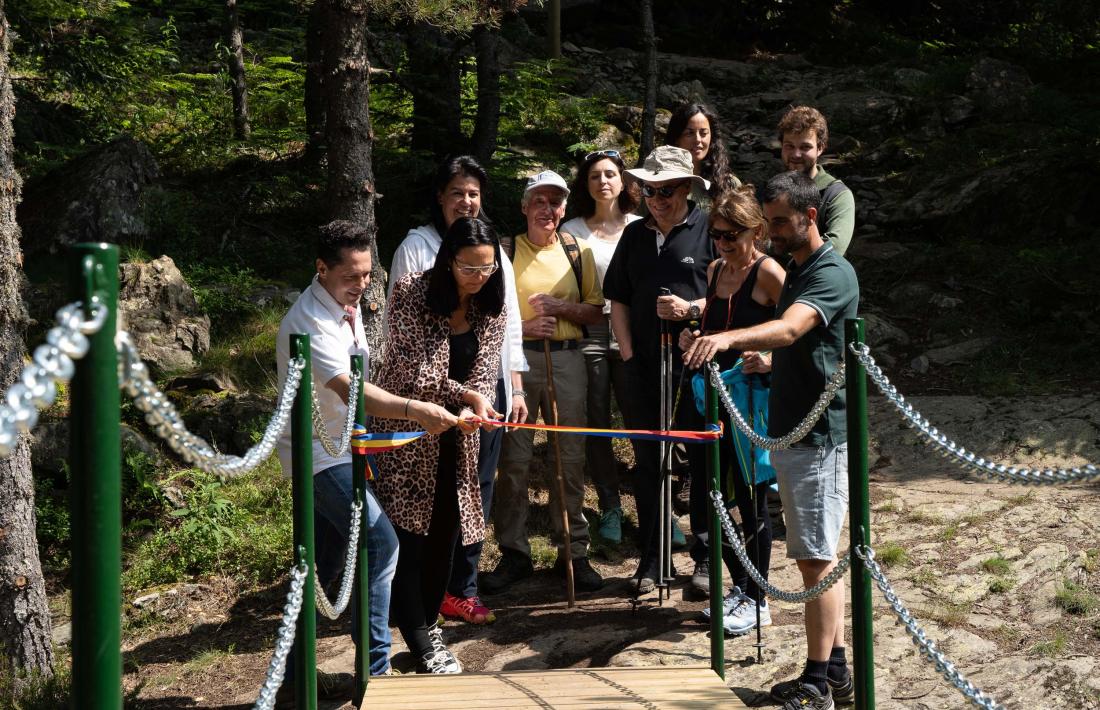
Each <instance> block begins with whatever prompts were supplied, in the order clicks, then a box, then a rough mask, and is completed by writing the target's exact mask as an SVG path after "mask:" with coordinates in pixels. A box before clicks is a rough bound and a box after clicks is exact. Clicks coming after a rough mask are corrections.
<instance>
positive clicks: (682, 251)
mask: <svg viewBox="0 0 1100 710" xmlns="http://www.w3.org/2000/svg"><path fill="white" fill-rule="evenodd" d="M650 222H651V218H649V219H639V220H635V221H634V222H631V223H630V224H628V225H627V227H626V229H625V230H623V236H622V238H621V239H620V240H619V246H618V247H617V248H616V249H615V255H614V256H613V257H612V258H611V264H610V265H609V266H608V267H607V275H606V276H605V277H604V282H603V292H604V296H605V297H606V298H609V299H611V300H614V301H618V302H619V303H622V304H625V305H627V306H629V307H630V335H631V340H632V341H633V346H634V355H635V357H639V356H640V357H641V358H642V361H643V362H651V363H654V364H656V363H658V362H659V360H660V355H659V352H658V351H659V349H660V327H659V325H658V323H657V297H658V296H659V295H660V290H661V288H662V287H663V288H667V289H669V290H670V291H672V293H673V294H674V295H676V296H679V297H680V298H683V299H685V300H688V301H695V300H697V299H700V298H702V297H703V296H705V295H706V293H707V266H708V265H709V264H710V262H712V261H714V259H715V258H716V257H717V256H718V252H717V250H716V249H715V248H714V244H713V243H712V242H711V239H710V237H709V236H708V235H707V227H708V224H707V215H706V213H704V212H703V211H702V210H700V209H699V208H698V207H696V206H695V203H694V202H690V201H689V202H688V214H687V217H685V218H684V221H683V222H681V223H680V224H678V225H676V226H675V227H673V228H672V230H671V231H670V232H669V234H668V235H666V239H665V241H664V244H662V245H661V248H660V250H659V251H658V249H657V228H656V226H655V225H653V224H650ZM670 326H671V327H672V332H673V334H674V337H673V343H676V342H677V340H678V339H679V336H680V331H681V330H682V329H683V328H684V327H686V326H687V321H683V322H681V323H670ZM673 347H674V349H675V351H676V352H677V353H679V346H678V345H674V346H673Z"/></svg>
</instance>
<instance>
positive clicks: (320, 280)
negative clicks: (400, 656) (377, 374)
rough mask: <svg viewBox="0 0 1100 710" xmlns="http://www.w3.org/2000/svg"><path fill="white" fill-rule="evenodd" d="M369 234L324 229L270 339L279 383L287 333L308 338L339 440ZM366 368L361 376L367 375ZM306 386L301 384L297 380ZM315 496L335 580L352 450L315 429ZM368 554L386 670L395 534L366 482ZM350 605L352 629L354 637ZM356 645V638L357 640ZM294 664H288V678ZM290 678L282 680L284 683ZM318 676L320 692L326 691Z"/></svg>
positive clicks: (380, 398)
mask: <svg viewBox="0 0 1100 710" xmlns="http://www.w3.org/2000/svg"><path fill="white" fill-rule="evenodd" d="M370 247H371V236H370V235H369V233H368V232H367V231H366V230H365V229H364V228H362V227H360V226H359V225H357V224H355V223H354V222H348V221H335V222H330V223H329V224H326V225H325V226H323V227H321V229H320V230H319V234H318V240H317V275H316V276H314V278H313V282H312V283H311V284H310V285H309V288H307V289H306V290H305V291H303V292H302V295H301V296H299V297H298V300H297V301H295V303H294V305H293V306H291V308H290V311H289V312H288V313H287V314H286V316H285V317H284V318H283V321H282V323H281V324H280V326H279V335H278V339H277V340H276V344H275V353H276V361H277V364H278V369H279V384H280V387H281V386H282V383H283V381H284V380H285V379H286V372H287V361H288V360H289V359H290V335H291V334H294V333H303V334H307V335H309V336H310V351H311V364H312V370H313V382H314V387H315V388H316V390H317V402H318V405H319V408H320V412H321V415H322V417H323V419H324V421H325V425H326V426H327V427H328V433H329V436H330V438H332V440H334V441H336V440H339V438H340V436H341V434H342V433H343V427H344V423H345V421H346V419H347V411H348V398H349V394H350V391H351V356H352V355H362V356H363V362H364V364H365V363H367V362H369V361H370V360H369V358H368V357H367V340H366V333H365V332H364V330H363V321H362V318H361V317H360V313H359V299H360V298H361V297H362V295H363V292H364V291H366V288H367V285H368V284H369V282H370V271H371V253H370ZM365 375H366V373H364V380H365V379H366V376H365ZM302 386H303V387H305V386H307V384H306V383H303V384H302ZM363 388H364V402H365V404H366V409H367V413H368V414H369V415H374V416H379V417H387V418H392V419H409V420H412V421H414V422H415V423H416V426H415V427H414V428H419V429H425V430H427V431H428V432H429V433H432V434H438V433H440V432H443V431H445V430H447V429H450V428H451V427H452V426H454V425H455V424H456V423H457V419H456V417H455V416H454V415H453V414H451V413H450V412H448V411H447V410H446V409H444V408H442V407H440V406H438V405H435V404H432V403H429V402H420V401H417V400H406V399H404V398H401V397H395V396H393V395H391V394H389V393H388V392H386V391H384V390H382V389H379V388H378V387H375V386H374V385H372V384H370V383H369V382H364V385H363ZM279 459H280V461H281V462H282V465H283V473H284V474H285V475H287V476H289V475H290V472H291V451H290V429H289V427H288V428H287V429H286V430H285V431H284V432H283V436H282V438H281V439H280V440H279ZM313 471H314V476H313V494H314V520H315V540H316V542H317V571H318V577H319V583H322V584H323V583H325V582H329V581H332V580H333V579H335V578H336V577H337V576H338V575H339V574H340V572H341V570H342V569H343V560H344V555H345V551H346V548H347V541H348V540H347V538H348V532H349V523H350V519H351V505H352V501H353V500H354V492H353V489H352V477H351V476H352V472H351V452H350V451H348V452H345V453H344V454H342V455H340V456H330V455H329V454H328V452H326V451H325V449H324V447H323V446H322V445H321V440H320V439H319V438H318V437H317V434H316V432H314V435H313ZM364 512H365V514H366V516H367V522H368V528H367V554H368V555H369V560H370V564H369V594H370V643H369V650H370V672H371V675H380V674H383V673H385V672H387V671H388V670H389V665H390V663H389V650H390V641H391V634H390V629H389V606H390V584H391V582H392V580H393V574H394V571H395V569H396V567H397V536H396V535H395V534H394V531H393V527H392V526H391V525H390V521H389V520H388V519H387V518H386V514H385V513H384V512H383V511H382V508H381V507H380V506H379V505H378V501H377V500H376V499H375V497H374V493H373V492H372V491H371V489H370V486H368V487H367V501H366V510H365V511H364ZM355 629H356V619H355V606H354V605H352V635H353V637H354V636H355ZM355 641H356V643H358V639H355ZM292 670H293V665H292V663H291V662H290V661H289V660H288V662H287V671H288V672H287V678H288V679H290V677H291V676H290V674H291V672H292ZM289 685H290V684H284V687H286V686H289ZM326 685H327V684H326V683H325V682H324V681H323V680H322V681H321V682H319V683H318V687H319V691H321V692H324V691H326V690H329V688H328V687H326Z"/></svg>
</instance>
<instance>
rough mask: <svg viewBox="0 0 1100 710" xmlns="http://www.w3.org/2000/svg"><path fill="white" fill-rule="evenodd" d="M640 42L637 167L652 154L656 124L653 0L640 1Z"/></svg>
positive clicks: (655, 44) (655, 38)
mask: <svg viewBox="0 0 1100 710" xmlns="http://www.w3.org/2000/svg"><path fill="white" fill-rule="evenodd" d="M641 9H642V41H643V42H644V43H645V107H644V108H643V110H642V147H641V151H640V152H639V155H638V165H641V164H642V163H643V162H644V161H645V157H646V156H647V155H649V154H650V153H651V152H653V142H654V132H655V128H654V126H655V124H656V122H657V37H656V35H655V34H654V31H653V0H642V7H641Z"/></svg>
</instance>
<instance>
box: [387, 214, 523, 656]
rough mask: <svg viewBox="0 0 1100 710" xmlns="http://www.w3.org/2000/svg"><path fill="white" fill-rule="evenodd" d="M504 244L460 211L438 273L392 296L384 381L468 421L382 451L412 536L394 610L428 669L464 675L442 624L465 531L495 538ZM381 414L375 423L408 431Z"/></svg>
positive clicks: (413, 277)
mask: <svg viewBox="0 0 1100 710" xmlns="http://www.w3.org/2000/svg"><path fill="white" fill-rule="evenodd" d="M500 260H501V253H500V243H499V241H498V240H497V237H496V235H495V234H494V233H493V230H492V228H491V227H489V226H488V225H486V224H485V223H484V222H481V221H480V220H477V219H473V218H471V217H460V218H458V219H456V220H455V221H454V222H453V223H452V224H451V226H450V228H449V229H448V230H447V232H446V233H445V234H444V235H443V240H442V243H441V244H440V247H439V252H438V254H437V255H436V259H435V264H434V265H433V266H432V269H431V270H430V271H426V272H414V273H411V274H406V275H404V276H402V277H401V278H400V279H398V281H397V283H396V284H394V287H393V295H392V296H391V297H390V301H389V312H388V313H387V316H386V317H387V323H388V326H389V340H388V342H387V344H386V356H385V360H384V362H383V365H382V370H381V373H380V374H379V379H378V385H379V386H380V387H384V388H386V390H387V391H388V392H392V393H393V394H395V395H397V396H400V397H406V398H408V399H409V400H410V401H412V400H423V401H428V402H434V403H435V404H439V405H441V406H444V407H447V408H448V409H450V410H451V411H452V412H454V413H455V414H457V415H458V418H459V425H458V429H459V430H460V431H456V430H454V429H452V430H450V431H448V432H444V433H443V434H441V435H438V436H434V435H430V434H429V435H425V436H422V437H421V438H419V439H417V440H416V441H414V442H412V443H410V444H406V445H404V446H402V447H400V448H398V449H395V450H393V451H387V452H384V453H380V454H378V456H377V462H378V467H377V468H378V471H379V475H378V477H377V479H376V480H375V481H374V486H375V490H376V492H377V495H378V499H379V502H380V503H381V504H382V507H383V509H384V510H385V511H386V513H387V515H388V516H389V518H390V522H391V523H393V527H394V530H395V531H396V533H397V538H398V540H399V542H400V551H399V552H398V558H397V572H396V573H395V575H394V579H393V594H392V601H391V605H390V615H391V618H392V619H393V621H394V623H395V624H396V625H397V627H398V629H400V631H401V635H402V636H403V637H404V639H405V643H406V644H407V645H408V647H409V650H410V651H411V652H412V654H413V657H414V658H416V659H417V672H418V673H460V672H461V670H462V667H461V665H460V664H459V662H458V659H456V658H455V656H454V654H452V653H451V652H450V651H449V650H447V648H446V646H445V645H444V644H443V638H442V631H441V630H440V629H439V627H438V625H437V624H436V618H437V616H438V614H439V607H440V604H441V603H442V602H443V595H444V593H445V592H446V588H447V583H448V581H449V579H450V576H451V562H452V559H453V557H454V554H455V545H456V542H457V541H458V540H461V542H462V543H463V544H464V545H472V544H474V543H477V542H481V541H482V540H483V539H484V538H485V516H484V512H483V509H482V503H481V492H480V485H479V482H478V471H477V465H478V452H479V449H480V439H481V437H480V435H479V434H480V432H479V431H478V429H479V421H480V426H481V428H483V429H484V430H485V431H491V430H493V429H498V428H499V427H498V426H496V425H494V424H488V423H487V422H488V421H490V420H494V421H495V420H498V419H499V417H500V415H498V414H497V412H496V410H495V409H494V408H493V406H492V401H493V398H495V391H496V385H497V380H498V379H499V375H500V356H501V355H500V354H501V345H502V344H503V342H504V338H505V333H506V330H507V325H506V315H505V295H504V277H503V273H502V270H501V268H500V263H501V261H500ZM407 429H408V422H406V421H404V420H400V419H379V418H375V419H374V420H373V422H372V430H373V431H375V432H396V431H406V430H407Z"/></svg>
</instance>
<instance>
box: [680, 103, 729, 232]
mask: <svg viewBox="0 0 1100 710" xmlns="http://www.w3.org/2000/svg"><path fill="white" fill-rule="evenodd" d="M665 144H666V145H674V146H676V147H678V148H683V149H684V150H686V151H687V152H689V153H691V162H692V163H693V165H694V166H695V174H696V175H698V176H700V177H702V178H705V179H706V180H709V181H710V188H709V189H706V190H704V189H703V188H702V186H699V185H697V186H694V187H693V189H692V191H691V200H692V201H693V202H695V203H696V204H697V205H699V208H700V209H702V210H704V211H705V210H708V209H710V204H711V202H712V201H713V200H714V199H716V198H717V197H718V196H719V195H721V194H722V193H723V192H724V191H727V190H734V189H737V188H738V187H740V186H741V181H740V180H738V179H737V176H736V175H734V174H733V172H732V171H731V170H730V166H729V154H728V153H727V151H726V142H725V140H723V138H722V121H721V120H720V119H719V118H718V114H717V113H715V112H714V109H712V108H710V107H709V106H707V105H705V104H699V103H689V104H683V105H681V106H679V107H677V109H676V110H675V111H673V112H672V117H671V118H669V120H668V130H667V131H666V133H665Z"/></svg>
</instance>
